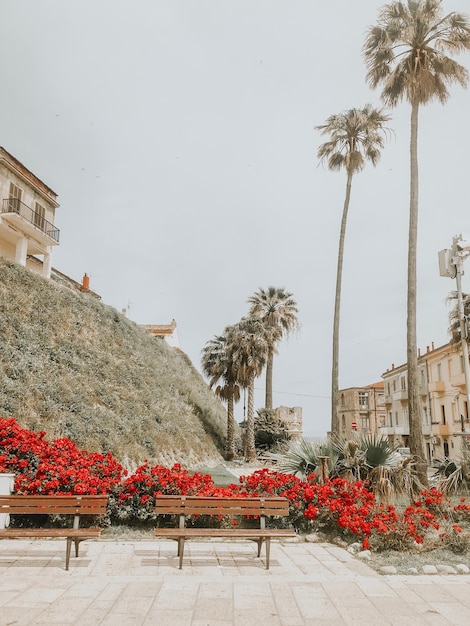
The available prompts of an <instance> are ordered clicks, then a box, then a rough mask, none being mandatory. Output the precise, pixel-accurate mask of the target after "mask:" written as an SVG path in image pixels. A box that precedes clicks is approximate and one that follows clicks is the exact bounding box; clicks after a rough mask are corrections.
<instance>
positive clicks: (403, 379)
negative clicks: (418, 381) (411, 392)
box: [400, 376, 406, 391]
mask: <svg viewBox="0 0 470 626" xmlns="http://www.w3.org/2000/svg"><path fill="white" fill-rule="evenodd" d="M400 384H401V388H402V390H403V391H404V390H405V389H406V380H405V377H404V376H402V377H401V379H400Z"/></svg>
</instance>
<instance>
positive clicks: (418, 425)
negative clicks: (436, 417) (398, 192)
mask: <svg viewBox="0 0 470 626" xmlns="http://www.w3.org/2000/svg"><path fill="white" fill-rule="evenodd" d="M418 111H419V103H418V102H417V101H414V102H412V104H411V133H410V220H409V230H408V294H407V321H406V342H407V367H408V418H409V424H410V436H409V448H410V452H411V454H413V455H415V456H416V457H417V459H418V461H419V463H418V465H417V468H416V469H417V472H418V476H419V478H420V480H421V482H423V484H424V485H427V472H426V461H425V452H424V442H423V428H422V419H421V407H420V401H419V390H418V347H417V339H416V293H417V279H416V263H417V261H416V259H417V252H416V251H417V241H418V188H419V185H418Z"/></svg>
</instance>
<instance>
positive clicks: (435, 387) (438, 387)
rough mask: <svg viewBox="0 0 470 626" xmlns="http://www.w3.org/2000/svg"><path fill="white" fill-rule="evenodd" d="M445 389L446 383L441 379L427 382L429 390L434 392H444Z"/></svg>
mask: <svg viewBox="0 0 470 626" xmlns="http://www.w3.org/2000/svg"><path fill="white" fill-rule="evenodd" d="M445 390H446V384H445V382H444V381H443V380H435V381H434V382H432V383H429V391H434V392H435V393H444V391H445Z"/></svg>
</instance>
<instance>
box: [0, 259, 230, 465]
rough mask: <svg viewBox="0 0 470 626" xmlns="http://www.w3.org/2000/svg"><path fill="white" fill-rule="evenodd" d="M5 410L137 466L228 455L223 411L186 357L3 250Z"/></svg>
mask: <svg viewBox="0 0 470 626" xmlns="http://www.w3.org/2000/svg"><path fill="white" fill-rule="evenodd" d="M0 416H6V417H15V418H16V419H17V421H18V422H19V424H20V425H21V426H23V427H26V428H29V429H31V430H35V431H38V430H44V431H46V434H47V438H48V439H55V438H58V437H68V438H70V439H71V440H73V441H74V442H75V443H76V444H77V446H79V447H81V448H85V449H87V450H89V451H93V452H108V451H109V452H111V453H112V454H113V455H114V456H115V457H116V458H117V459H118V460H119V461H121V462H122V463H123V464H124V465H125V466H127V467H129V468H133V467H134V466H136V465H138V464H140V463H141V462H142V461H143V460H144V459H148V460H149V461H150V462H155V463H162V464H167V465H169V464H171V463H173V462H179V463H181V464H182V465H183V466H191V467H196V466H197V465H198V464H206V463H208V462H214V464H215V463H219V462H220V461H221V459H222V456H221V455H222V452H223V448H224V438H225V431H226V413H225V410H224V408H223V407H222V405H221V404H220V403H219V401H218V400H217V399H216V398H215V396H214V395H213V393H212V392H211V391H210V390H209V388H208V386H207V385H206V383H205V382H204V380H203V378H202V377H201V375H200V374H199V373H198V372H197V371H196V369H195V368H194V367H193V365H192V364H191V362H190V360H189V358H188V357H187V356H186V355H185V354H184V353H183V352H181V351H180V350H175V349H174V348H170V347H169V346H168V345H167V344H166V343H165V342H164V341H163V340H162V339H160V338H154V337H152V336H151V335H149V334H148V333H147V332H146V331H145V330H143V329H142V328H140V327H139V326H138V325H137V324H135V323H134V322H132V321H130V320H128V319H126V318H125V317H124V316H123V315H121V314H120V313H118V312H117V311H116V310H115V309H113V308H111V307H109V306H106V305H104V304H102V303H101V302H99V301H98V300H96V299H95V298H93V297H91V296H90V295H87V294H84V293H79V292H73V291H71V290H69V289H68V288H66V287H63V286H60V285H57V284H55V283H53V282H52V281H47V280H45V279H43V278H42V277H40V276H38V275H36V274H33V273H32V272H30V271H27V270H25V269H24V268H23V267H20V266H18V265H16V264H14V263H11V262H9V261H6V260H5V259H3V258H0Z"/></svg>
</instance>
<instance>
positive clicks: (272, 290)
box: [248, 287, 298, 409]
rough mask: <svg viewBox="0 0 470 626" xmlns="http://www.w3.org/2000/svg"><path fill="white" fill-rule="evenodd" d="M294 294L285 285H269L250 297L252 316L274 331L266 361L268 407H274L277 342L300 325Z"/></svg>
mask: <svg viewBox="0 0 470 626" xmlns="http://www.w3.org/2000/svg"><path fill="white" fill-rule="evenodd" d="M292 296H293V294H291V293H289V292H288V291H286V290H285V289H284V287H268V288H267V289H261V288H260V289H258V291H256V292H255V293H254V294H253V295H252V296H250V297H249V298H248V303H249V304H250V305H251V306H250V311H249V315H250V317H254V318H258V319H260V320H261V321H262V322H263V323H264V325H265V326H268V327H270V328H271V329H272V331H273V332H272V336H271V343H270V346H269V351H268V358H267V361H266V398H265V408H266V409H272V408H273V359H274V353H275V351H276V344H277V343H278V342H279V341H280V340H281V339H282V337H283V336H284V335H288V334H289V333H290V332H291V331H292V330H294V329H295V328H297V327H298V320H297V313H298V309H297V302H296V301H295V300H294V298H293V297H292Z"/></svg>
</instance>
